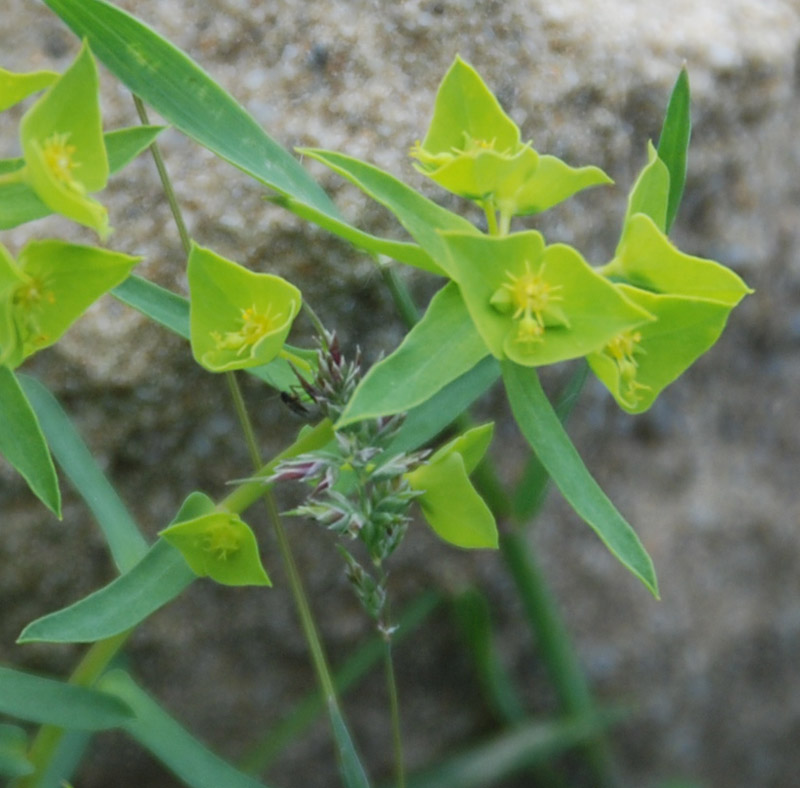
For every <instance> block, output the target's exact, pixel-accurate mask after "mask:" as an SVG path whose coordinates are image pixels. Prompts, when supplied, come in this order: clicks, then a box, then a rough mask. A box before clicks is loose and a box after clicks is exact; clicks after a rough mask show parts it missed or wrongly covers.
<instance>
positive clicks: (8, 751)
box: [0, 725, 34, 777]
mask: <svg viewBox="0 0 800 788" xmlns="http://www.w3.org/2000/svg"><path fill="white" fill-rule="evenodd" d="M27 753H28V735H27V734H26V733H25V731H24V730H23V729H22V728H20V727H18V726H17V725H0V777H24V776H25V775H26V774H31V773H33V771H34V768H33V764H32V763H31V762H30V761H29V760H28V758H27V757H26V756H27Z"/></svg>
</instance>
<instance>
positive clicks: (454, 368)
mask: <svg viewBox="0 0 800 788" xmlns="http://www.w3.org/2000/svg"><path fill="white" fill-rule="evenodd" d="M488 354H489V349H488V348H487V347H486V343H485V342H484V341H483V339H481V336H480V334H479V333H478V332H477V331H476V329H475V325H474V324H473V322H472V319H471V318H470V316H469V312H467V308H466V307H465V306H464V301H463V300H462V298H461V295H460V293H459V290H458V287H457V286H456V284H455V283H454V282H450V283H448V284H447V285H446V286H445V287H444V288H442V289H441V290H440V291H439V292H438V293H437V294H436V295H435V296H434V297H433V299H432V300H431V303H430V306H429V307H428V310H427V312H426V313H425V316H424V317H423V318H422V320H420V321H419V323H417V324H416V325H415V326H414V327H413V328H412V329H411V331H410V332H409V333H408V334H407V335H406V337H405V339H404V340H403V342H402V343H401V344H400V346H399V347H398V348H397V350H395V351H394V352H393V353H392V354H391V355H390V356H389V357H388V358H385V359H384V360H383V361H380V362H378V363H377V364H375V366H373V367H372V368H371V369H370V371H369V372H368V373H367V374H366V376H365V377H364V379H363V380H362V381H361V383H360V384H359V386H358V388H357V389H356V391H355V393H354V394H353V396H352V398H351V399H350V402H349V403H348V405H347V408H345V411H344V413H343V414H342V417H341V418H340V419H339V423H338V424H337V427H342V426H344V425H346V424H352V423H353V422H356V421H362V420H364V419H371V418H377V417H378V416H387V415H391V414H394V413H401V412H403V411H407V410H411V409H412V408H414V407H415V406H417V405H420V404H422V403H423V402H425V401H426V400H428V399H430V398H431V397H432V396H433V395H434V394H436V393H437V392H439V391H441V390H442V389H443V388H444V387H445V386H446V385H447V384H448V383H452V382H453V381H454V380H456V379H457V378H459V377H461V375H463V374H465V373H466V372H468V371H469V370H470V369H472V368H473V367H474V366H476V365H477V364H478V363H479V362H480V361H481V360H482V359H483V358H485V357H486V356H487V355H488Z"/></svg>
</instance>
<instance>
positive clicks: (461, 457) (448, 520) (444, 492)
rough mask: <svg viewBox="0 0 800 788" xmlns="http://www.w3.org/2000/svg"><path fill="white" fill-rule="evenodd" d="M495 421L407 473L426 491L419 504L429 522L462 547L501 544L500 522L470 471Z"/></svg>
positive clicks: (412, 481) (413, 483) (419, 488)
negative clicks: (496, 520)
mask: <svg viewBox="0 0 800 788" xmlns="http://www.w3.org/2000/svg"><path fill="white" fill-rule="evenodd" d="M493 429H494V425H493V424H484V425H482V426H480V427H475V428H474V429H471V430H468V431H467V432H465V433H464V434H463V435H459V436H458V437H457V438H455V439H454V440H452V441H450V442H449V443H447V444H446V445H445V446H443V447H442V448H441V449H439V450H438V451H437V452H436V453H435V454H434V455H433V456H432V457H431V458H430V460H428V461H427V462H426V463H425V464H424V465H421V466H420V467H419V468H416V469H415V470H413V471H411V472H410V473H408V474H406V479H408V482H409V484H410V485H411V487H412V489H414V490H420V491H422V495H420V497H419V499H418V500H419V505H420V508H421V509H422V513H423V515H424V516H425V519H426V520H427V521H428V524H429V525H430V526H431V528H433V530H434V531H435V532H436V533H437V534H438V536H439V537H441V538H442V539H444V540H445V541H446V542H450V544H454V545H456V546H458V547H469V548H479V547H492V548H493V547H497V544H498V536H497V523H496V522H495V519H494V515H493V514H492V512H491V510H490V509H489V507H488V506H487V505H486V503H485V501H484V500H483V498H481V496H480V495H478V492H477V491H476V490H475V488H474V487H473V486H472V482H470V480H469V474H470V473H472V471H473V470H474V469H475V467H476V466H477V464H478V462H480V460H481V458H482V457H483V455H484V453H485V452H486V449H487V448H488V446H489V443H490V442H491V440H492V432H493Z"/></svg>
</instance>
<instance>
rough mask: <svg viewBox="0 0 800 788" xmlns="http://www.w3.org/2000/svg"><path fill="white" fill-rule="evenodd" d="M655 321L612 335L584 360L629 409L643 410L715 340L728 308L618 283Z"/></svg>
mask: <svg viewBox="0 0 800 788" xmlns="http://www.w3.org/2000/svg"><path fill="white" fill-rule="evenodd" d="M619 287H620V289H621V290H622V291H623V292H624V293H625V295H626V296H627V297H628V298H630V299H631V300H632V301H634V302H635V303H637V304H639V305H640V306H641V307H642V308H644V309H647V311H648V312H650V313H651V314H653V315H655V316H656V318H657V319H656V320H655V321H654V322H652V323H647V324H645V325H643V326H641V327H639V328H637V329H636V331H634V332H627V333H625V334H622V335H620V336H619V337H616V338H615V340H614V342H612V343H611V344H610V345H607V346H606V347H605V348H603V350H602V351H601V352H598V353H590V354H589V355H588V356H587V357H586V358H587V361H588V362H589V365H590V366H591V368H592V371H593V372H594V373H595V375H597V377H598V378H600V380H601V381H602V382H603V384H604V385H605V386H606V388H608V390H609V391H610V392H611V393H612V394H613V396H614V399H615V400H616V401H617V404H618V405H619V406H620V407H621V408H622V409H623V410H626V411H627V412H628V413H642V412H644V411H646V410H647V409H648V408H649V407H650V406H651V405H652V404H653V402H654V401H655V399H656V397H657V396H658V395H659V394H660V393H661V391H662V390H663V389H664V388H665V387H666V386H668V385H669V384H670V383H672V381H674V380H676V379H677V378H679V377H680V376H681V375H682V374H683V373H684V372H685V371H686V370H687V369H688V368H689V367H690V366H691V365H692V364H693V363H694V362H695V361H696V360H697V359H698V358H699V357H700V356H702V355H703V353H705V352H706V351H707V350H708V349H709V348H710V347H711V346H712V345H713V344H714V343H715V342H716V341H717V339H719V336H720V334H722V330H723V329H724V328H725V323H726V322H727V320H728V315H729V314H730V312H731V309H733V307H732V306H729V305H728V304H725V303H722V302H720V301H710V300H706V299H702V298H689V297H686V296H674V295H657V294H655V293H648V292H647V291H646V290H639V289H637V288H635V287H629V286H627V285H619Z"/></svg>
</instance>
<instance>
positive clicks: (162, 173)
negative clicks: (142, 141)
mask: <svg viewBox="0 0 800 788" xmlns="http://www.w3.org/2000/svg"><path fill="white" fill-rule="evenodd" d="M133 103H134V104H135V105H136V112H137V113H138V115H139V120H141V121H142V123H143V124H144V125H145V126H147V125H149V124H150V120H149V118H148V117H147V110H146V109H145V106H144V103H143V102H142V100H141V99H140V98H139V97H138V96H136V95H134V97H133ZM150 153H151V154H152V156H153V161H154V162H155V165H156V169H157V170H158V177H159V178H160V179H161V185H162V186H163V188H164V194H166V196H167V202H168V203H169V208H170V210H171V211H172V216H173V218H174V219H175V224H176V226H177V227H178V234H179V235H180V237H181V245H182V246H183V251H184V252H185V253H186V254H187V255H188V254H189V251H190V249H191V248H192V239H191V238H190V237H189V231H188V230H187V229H186V222H184V221H183V214H182V213H181V208H180V205H178V198H177V197H176V196H175V190H174V189H173V188H172V182H171V181H170V179H169V175H168V173H167V168H166V166H165V165H164V159H163V157H162V156H161V151H160V150H159V148H158V145H157V144H156V143H155V142H153V143H151V144H150Z"/></svg>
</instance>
